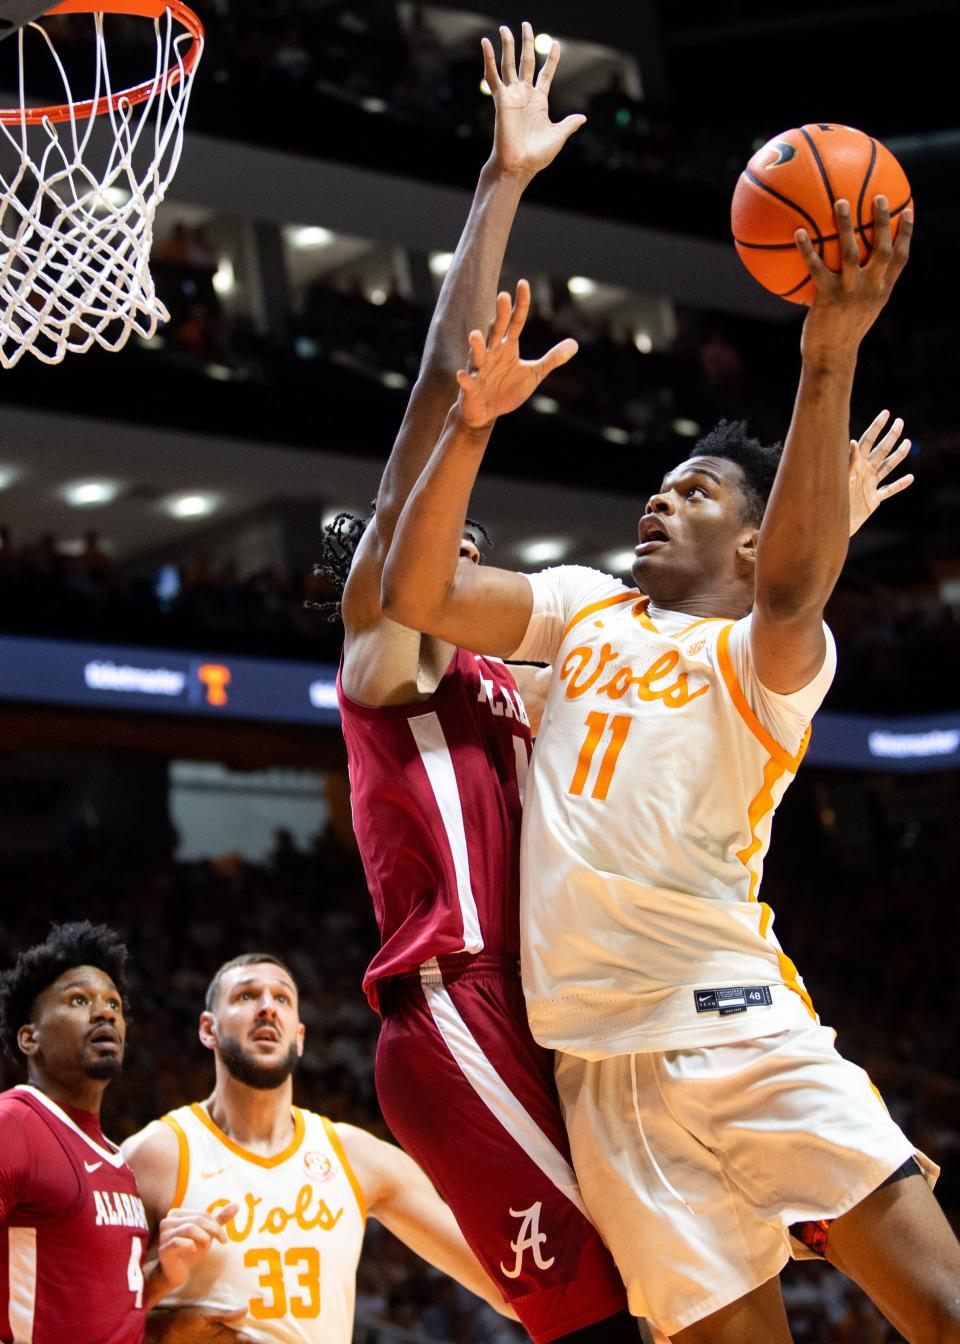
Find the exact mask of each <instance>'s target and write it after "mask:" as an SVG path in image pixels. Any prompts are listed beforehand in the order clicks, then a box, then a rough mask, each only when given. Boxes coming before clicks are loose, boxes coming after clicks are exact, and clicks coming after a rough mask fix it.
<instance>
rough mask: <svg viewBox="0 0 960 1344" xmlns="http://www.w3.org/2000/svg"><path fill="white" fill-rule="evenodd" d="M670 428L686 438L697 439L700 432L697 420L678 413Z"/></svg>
mask: <svg viewBox="0 0 960 1344" xmlns="http://www.w3.org/2000/svg"><path fill="white" fill-rule="evenodd" d="M670 428H671V429H672V430H673V432H674V434H680V435H681V436H682V437H683V438H685V439H695V438H696V437H697V435H698V434H699V433H700V426H699V425H698V424H697V422H696V420H690V419H688V418H687V417H686V416H685V415H678V416H677V418H676V420H673V421H671V424H670Z"/></svg>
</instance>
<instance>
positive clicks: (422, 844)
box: [335, 24, 637, 1344]
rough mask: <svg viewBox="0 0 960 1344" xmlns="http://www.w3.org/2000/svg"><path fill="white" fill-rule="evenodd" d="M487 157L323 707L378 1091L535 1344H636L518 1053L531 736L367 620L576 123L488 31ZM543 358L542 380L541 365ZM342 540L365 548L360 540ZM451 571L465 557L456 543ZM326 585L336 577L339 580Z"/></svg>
mask: <svg viewBox="0 0 960 1344" xmlns="http://www.w3.org/2000/svg"><path fill="white" fill-rule="evenodd" d="M501 36H502V39H503V57H502V64H501V69H500V71H499V72H498V70H497V67H496V63H495V61H494V56H493V50H492V48H491V46H490V44H489V43H488V42H486V41H485V42H484V65H485V75H486V79H487V82H488V84H489V86H490V89H491V92H492V94H493V99H494V103H495V107H496V117H497V123H496V136H495V144H494V152H493V155H492V157H491V160H490V162H489V163H488V164H487V166H486V167H485V168H484V170H483V173H482V175H481V179H480V184H479V187H478V189H477V195H476V198H475V200H474V203H473V207H472V209H471V213H470V217H469V219H468V221H467V225H466V228H465V231H464V234H463V237H462V238H461V240H460V245H459V247H458V249H457V251H456V254H455V256H454V261H453V264H452V266H451V268H450V270H449V271H448V273H447V276H446V279H445V283H444V286H443V290H442V291H441V294H440V298H439V300H438V305H437V311H436V314H435V315H434V319H433V322H432V325H431V330H430V334H429V336H428V340H427V347H426V353H425V357H424V363H423V369H422V371H421V376H420V380H419V381H418V384H417V387H416V389H415V390H414V393H413V396H412V398H411V402H410V406H409V408H408V411H407V415H406V418H405V420H404V423H403V426H402V428H401V431H400V435H399V437H398V439H397V442H396V445H395V447H394V450H393V452H392V454H391V457H390V460H389V462H388V464H387V467H386V470H385V472H384V476H383V480H382V482H381V486H380V491H379V493H378V496H377V503H376V510H375V513H374V515H373V517H372V519H371V520H370V522H369V523H368V524H367V525H366V526H365V528H364V527H363V525H362V524H361V525H359V526H355V527H354V528H353V530H352V532H344V531H343V530H342V529H341V532H340V534H339V535H338V537H337V538H335V543H336V545H337V546H338V547H339V551H340V555H339V557H338V559H339V560H340V561H345V562H346V563H345V564H344V566H343V567H344V568H348V569H349V572H348V575H347V576H346V587H345V591H344V593H343V601H342V616H343V621H344V627H345V641H344V649H343V661H342V666H341V671H340V677H339V680H338V689H339V698H340V710H341V716H342V723H343V732H344V738H345V740H346V744H347V750H348V755H349V765H350V785H351V798H352V807H353V818H354V829H355V831H356V836H357V841H358V844H359V847H360V852H361V856H362V858H363V862H364V867H365V870H366V875H367V882H368V885H369V887H370V891H371V894H372V896H373V900H374V905H375V909H376V915H377V920H378V923H379V925H380V931H381V939H382V947H381V950H380V951H379V952H378V954H377V955H376V957H375V958H374V960H373V962H372V964H371V966H370V967H369V969H368V971H367V974H366V977H365V980H364V987H365V989H366V992H367V995H368V997H369V999H370V1002H371V1004H372V1005H373V1006H374V1007H375V1008H376V1009H378V1011H379V1012H380V1014H381V1017H382V1028H381V1033H380V1040H379V1044H378V1050H377V1066H376V1080H377V1094H378V1096H379V1099H380V1104H381V1108H382V1110H383V1114H384V1117H385V1118H386V1120H387V1123H388V1124H389V1126H390V1128H391V1130H392V1131H393V1133H394V1135H395V1136H396V1138H397V1139H398V1140H399V1141H400V1143H401V1144H402V1145H403V1147H404V1148H405V1149H406V1150H407V1151H408V1152H409V1153H411V1154H412V1155H413V1156H414V1157H415V1158H416V1160H417V1162H418V1163H419V1164H420V1165H421V1166H422V1167H423V1168H424V1170H425V1171H426V1172H427V1173H428V1175H429V1176H430V1177H431V1179H432V1180H433V1182H434V1184H435V1185H436V1186H437V1188H438V1189H439V1190H440V1192H441V1193H442V1194H443V1196H444V1198H445V1199H446V1200H447V1202H448V1203H449V1205H450V1207H451V1208H452V1210H453V1212H454V1214H455V1215H456V1218H457V1221H458V1222H459V1224H460V1226H461V1228H462V1229H463V1232H464V1235H465V1236H466V1238H467V1240H468V1242H469V1243H470V1245H471V1246H472V1248H473V1250H474V1251H475V1253H476V1255H477V1257H478V1258H479V1259H480V1261H481V1262H482V1263H483V1265H484V1266H485V1267H486V1270H487V1273H488V1274H489V1276H490V1279H491V1281H492V1283H495V1284H496V1285H497V1288H498V1289H499V1291H500V1293H501V1294H502V1295H503V1296H504V1297H505V1298H507V1299H508V1300H509V1301H510V1302H511V1304H512V1305H513V1307H514V1308H515V1309H516V1312H517V1315H518V1316H519V1317H520V1320H521V1321H522V1323H523V1325H524V1326H525V1328H526V1329H527V1331H528V1332H529V1333H530V1334H531V1335H532V1336H533V1338H534V1339H535V1340H538V1341H542V1342H545V1341H548V1340H557V1339H569V1340H574V1339H575V1340H579V1341H584V1342H586V1341H588V1340H597V1341H601V1340H602V1341H603V1344H617V1341H620V1340H630V1341H636V1339H637V1327H636V1324H635V1323H634V1322H633V1320H632V1319H631V1317H630V1315H629V1313H628V1312H627V1310H626V1302H625V1295H624V1290H623V1285H622V1283H621V1282H620V1279H619V1276H618V1274H617V1272H616V1270H615V1268H614V1266H613V1263H612V1261H611V1259H610V1256H609V1254H608V1252H607V1251H606V1248H605V1247H604V1246H603V1244H602V1242H601V1240H600V1237H599V1236H598V1234H597V1232H596V1230H595V1229H594V1227H593V1226H592V1224H591V1222H590V1220H589V1218H588V1216H587V1213H586V1209H585V1206H584V1203H583V1200H582V1198H581V1195H580V1191H579V1189H578V1188H577V1183H576V1178H575V1176H574V1174H573V1171H572V1168H571V1165H570V1158H569V1148H568V1144H567V1138H566V1133H565V1131H564V1127H563V1121H562V1118H561V1115H560V1110H559V1106H558V1102H557V1097H556V1092H555V1088H554V1083H553V1066H552V1059H551V1057H550V1055H549V1054H548V1053H547V1052H545V1051H543V1050H541V1049H540V1048H539V1047H538V1046H537V1045H536V1044H535V1043H534V1041H533V1039H532V1038H531V1036H530V1033H529V1030H528V1028H527V1024H526V1016H525V1012H524V1006H523V996H522V992H521V987H520V980H519V973H518V957H519V928H518V918H517V907H518V897H519V890H518V858H519V836H520V806H521V795H522V790H523V782H524V777H525V774H526V769H527V762H528V758H529V753H530V724H529V721H528V712H527V708H526V707H525V704H524V698H523V696H522V695H521V694H520V691H519V688H518V685H517V682H516V680H515V679H514V677H513V676H512V675H511V673H510V672H509V671H508V670H507V668H506V667H504V665H503V664H502V662H500V661H499V660H498V659H485V658H476V657H474V656H473V655H472V654H469V653H467V652H465V651H464V650H458V649H455V648H453V647H452V646H451V645H449V644H446V643H444V642H441V641H436V640H432V639H428V638H422V637H421V636H420V634H418V633H417V631H416V629H404V628H402V627H400V626H399V625H397V624H396V622H394V621H393V620H391V619H388V618H387V617H385V616H384V614H383V612H382V610H381V606H380V582H381V573H382V568H383V563H384V560H385V558H386V555H387V552H388V549H389V545H390V541H391V537H392V533H393V528H394V526H395V523H396V519H397V517H398V515H399V512H400V509H401V508H402V506H403V503H404V501H405V499H406V497H407V494H408V492H409V490H410V489H411V488H412V487H413V485H414V483H415V482H416V479H417V477H418V475H419V472H420V470H421V468H422V467H423V465H424V463H425V462H426V460H427V457H428V456H429V453H430V451H431V449H432V447H433V445H434V444H435V443H436V439H437V437H438V435H439V433H440V429H441V427H442V424H443V420H444V417H445V415H446V412H447V410H448V408H449V405H450V402H451V400H452V399H453V397H454V395H455V393H456V381H455V374H456V369H457V367H458V364H459V361H460V359H461V351H462V349H463V343H464V341H465V339H466V336H467V334H468V332H469V330H470V329H471V327H473V326H476V325H478V324H480V323H481V322H484V321H485V320H486V318H487V316H488V315H489V312H490V306H491V304H492V301H493V298H494V295H495V292H496V285H497V279H498V276H499V272H500V267H501V264H502V261H503V255H504V250H505V247H506V243H507V238H508V235H509V231H510V226H511V223H512V220H513V217H514V213H515V211H516V208H517V205H518V202H519V199H520V196H521V194H522V191H523V189H524V187H525V186H526V184H527V182H528V181H529V180H530V179H531V178H532V177H533V176H534V174H535V173H536V172H538V171H539V170H540V169H542V168H544V167H546V166H547V165H548V164H549V163H550V162H551V161H552V159H553V158H554V157H555V156H556V154H557V153H558V152H559V151H560V149H561V147H562V145H563V143H564V141H565V140H566V138H567V137H568V135H569V134H570V133H571V132H572V131H573V130H574V129H576V127H577V126H578V125H579V124H580V123H581V121H582V120H583V119H582V118H580V117H574V118H568V119H567V120H566V121H565V122H562V123H560V124H559V125H557V126H554V125H552V124H551V122H550V118H549V109H548V103H547V94H548V92H549V88H550V83H551V80H552V78H553V74H554V72H555V70H556V66H557V60H558V56H559V49H558V47H557V46H556V45H554V48H553V51H552V52H551V54H550V56H549V57H548V59H547V61H546V63H545V65H544V67H543V69H542V71H541V73H540V75H539V78H537V79H536V80H535V79H534V75H535V56H534V42H533V32H532V30H531V28H530V26H529V24H525V25H524V29H523V45H522V51H521V57H520V65H519V70H518V69H517V67H516V64H515V56H514V44H513V38H512V36H511V34H510V32H509V30H508V29H506V28H504V29H501ZM558 359H559V356H558V355H556V354H555V353H552V354H551V355H548V356H546V358H545V364H544V367H545V368H547V367H550V366H552V364H554V363H555V362H558ZM358 533H362V535H361V536H360V538H359V541H358V540H357V536H358ZM463 554H464V555H465V556H467V557H468V558H469V559H472V560H476V559H477V558H478V555H477V550H476V547H475V546H473V544H472V542H470V541H468V540H465V541H464V542H463ZM340 577H341V579H342V577H343V576H342V574H341V576H340Z"/></svg>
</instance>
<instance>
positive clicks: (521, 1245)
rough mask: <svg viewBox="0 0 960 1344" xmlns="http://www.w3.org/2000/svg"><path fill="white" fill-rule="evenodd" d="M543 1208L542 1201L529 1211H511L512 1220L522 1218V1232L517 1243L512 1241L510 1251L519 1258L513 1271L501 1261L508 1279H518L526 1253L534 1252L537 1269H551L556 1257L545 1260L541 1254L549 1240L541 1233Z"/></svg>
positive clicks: (532, 1205)
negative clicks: (541, 1212) (541, 1211)
mask: <svg viewBox="0 0 960 1344" xmlns="http://www.w3.org/2000/svg"><path fill="white" fill-rule="evenodd" d="M542 1207H543V1205H542V1201H541V1200H539V1199H538V1200H537V1202H536V1204H531V1205H530V1207H529V1209H511V1210H510V1217H511V1218H522V1219H523V1222H522V1223H521V1224H520V1231H519V1232H518V1233H517V1239H516V1241H511V1243H510V1249H511V1251H513V1253H514V1255H515V1256H516V1257H517V1258H516V1260H515V1261H514V1265H513V1269H507V1267H506V1265H505V1264H504V1263H503V1262H502V1261H501V1262H500V1268H501V1269H502V1270H503V1272H504V1274H505V1275H506V1276H507V1278H508V1279H518V1278H519V1277H520V1271H521V1270H522V1269H523V1253H524V1251H532V1252H533V1263H534V1264H535V1265H536V1267H537V1269H549V1268H550V1266H551V1265H552V1264H553V1262H554V1260H555V1259H556V1256H553V1255H551V1257H550V1259H549V1260H544V1258H543V1256H542V1255H541V1254H540V1247H541V1246H542V1245H543V1243H544V1242H545V1241H546V1239H547V1234H546V1233H545V1232H541V1231H540V1210H541V1208H542Z"/></svg>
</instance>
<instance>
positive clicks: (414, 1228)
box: [337, 1124, 516, 1320]
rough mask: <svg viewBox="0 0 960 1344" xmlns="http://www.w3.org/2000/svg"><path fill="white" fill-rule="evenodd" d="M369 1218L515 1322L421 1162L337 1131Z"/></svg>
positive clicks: (359, 1134) (350, 1130)
mask: <svg viewBox="0 0 960 1344" xmlns="http://www.w3.org/2000/svg"><path fill="white" fill-rule="evenodd" d="M337 1133H338V1134H339V1136H340V1139H341V1142H342V1143H343V1146H344V1149H345V1151H346V1153H347V1156H348V1158H349V1160H350V1165H351V1166H352V1167H353V1169H354V1171H355V1172H356V1175H357V1179H358V1181H359V1182H360V1187H361V1189H362V1190H363V1193H364V1197H365V1199H366V1202H367V1209H368V1211H369V1213H370V1214H371V1215H372V1216H373V1217H374V1218H376V1219H377V1221H378V1222H381V1223H383V1225H384V1227H386V1228H389V1230H390V1231H391V1232H392V1233H393V1234H394V1236H395V1237H399V1239H400V1240H401V1241H402V1242H403V1243H404V1245H405V1246H409V1247H410V1249H411V1250H412V1251H415V1252H416V1254H417V1255H419V1256H421V1257H422V1258H423V1259H424V1260H426V1261H427V1262H428V1263H429V1264H431V1265H434V1266H435V1267H436V1268H437V1269H439V1270H442V1271H443V1273H444V1274H449V1275H450V1277H451V1278H453V1279H456V1281H457V1282H458V1283H461V1284H463V1286H464V1288H469V1289H470V1291H471V1292H472V1293H476V1295H477V1296H478V1297H482V1298H483V1299H484V1301H485V1302H489V1304H490V1306H491V1307H493V1308H494V1309H495V1310H496V1311H498V1312H500V1314H501V1315H502V1316H510V1317H512V1318H513V1319H514V1320H515V1319H516V1316H515V1314H514V1312H513V1311H512V1310H511V1309H510V1308H509V1307H507V1305H506V1303H505V1302H504V1300H503V1297H502V1296H501V1294H500V1292H499V1291H498V1289H497V1287H496V1285H495V1284H494V1282H493V1280H492V1279H491V1278H490V1277H489V1275H488V1274H487V1272H486V1270H485V1269H484V1268H483V1266H482V1265H481V1264H480V1261H479V1260H478V1259H477V1258H476V1256H475V1255H474V1253H473V1251H471V1249H470V1247H469V1246H468V1245H467V1241H466V1238H465V1237H464V1235H463V1233H462V1232H461V1231H460V1228H459V1226H458V1224H457V1221H456V1219H455V1218H454V1216H453V1214H452V1213H451V1212H450V1208H449V1206H448V1205H446V1204H445V1203H444V1202H443V1200H442V1199H441V1198H440V1196H439V1195H438V1194H437V1192H436V1190H435V1189H434V1188H433V1186H432V1185H431V1184H430V1181H429V1180H428V1179H427V1177H426V1176H425V1175H424V1173H423V1171H422V1170H421V1169H420V1167H418V1166H417V1164H416V1162H414V1161H413V1159H412V1158H411V1157H408V1156H407V1154H406V1153H405V1152H404V1151H403V1149H402V1148H397V1147H396V1146H395V1145H394V1144H392V1143H384V1142H383V1140H382V1139H377V1138H374V1136H373V1135H372V1134H368V1133H367V1132H366V1130H363V1129H357V1128H356V1126H354V1125H344V1124H340V1125H337Z"/></svg>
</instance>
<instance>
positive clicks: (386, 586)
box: [380, 564, 432, 633]
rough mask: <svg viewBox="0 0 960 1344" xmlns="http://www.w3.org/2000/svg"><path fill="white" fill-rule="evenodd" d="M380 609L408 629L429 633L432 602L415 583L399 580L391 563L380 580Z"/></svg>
mask: <svg viewBox="0 0 960 1344" xmlns="http://www.w3.org/2000/svg"><path fill="white" fill-rule="evenodd" d="M380 609H381V611H382V612H383V614H384V616H387V617H389V618H390V620H391V621H395V622H396V623H397V625H404V626H406V627H407V629H408V630H419V631H421V632H424V633H429V629H428V626H429V623H430V618H431V615H432V603H430V602H428V601H427V600H426V599H425V597H424V595H423V594H421V593H419V592H418V591H417V588H416V585H415V584H411V583H410V582H408V581H403V580H398V579H397V576H396V575H395V574H393V573H392V572H391V570H390V566H389V564H388V565H387V567H386V568H385V569H384V572H383V575H382V578H381V581H380Z"/></svg>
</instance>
